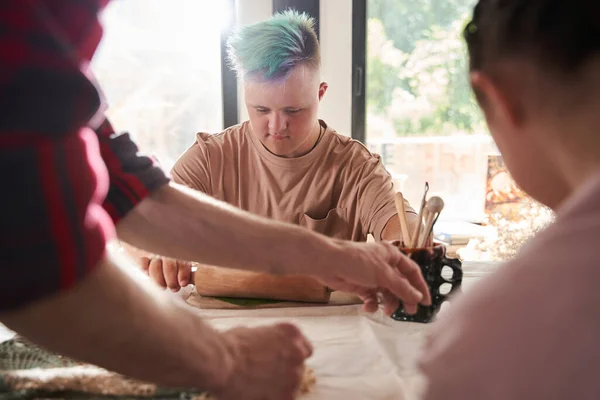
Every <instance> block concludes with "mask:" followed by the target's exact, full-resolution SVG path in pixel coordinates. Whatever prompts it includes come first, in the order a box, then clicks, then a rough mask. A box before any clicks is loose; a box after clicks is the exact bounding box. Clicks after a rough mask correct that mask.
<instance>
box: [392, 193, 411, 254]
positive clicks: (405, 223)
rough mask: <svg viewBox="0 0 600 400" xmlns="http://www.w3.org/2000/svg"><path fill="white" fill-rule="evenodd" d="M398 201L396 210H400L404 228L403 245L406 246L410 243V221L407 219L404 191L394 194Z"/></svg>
mask: <svg viewBox="0 0 600 400" xmlns="http://www.w3.org/2000/svg"><path fill="white" fill-rule="evenodd" d="M394 201H395V203H396V212H398V220H399V221H400V229H401V230H402V246H403V247H406V246H408V245H409V244H410V242H411V240H410V232H409V231H408V221H406V208H405V207H404V196H403V195H402V193H400V192H398V193H396V196H394Z"/></svg>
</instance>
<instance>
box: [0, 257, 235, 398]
mask: <svg viewBox="0 0 600 400" xmlns="http://www.w3.org/2000/svg"><path fill="white" fill-rule="evenodd" d="M117 265H124V260H118V261H117V260H115V259H111V258H107V259H104V260H103V261H102V262H101V264H100V265H99V266H98V267H97V268H96V269H95V270H94V272H93V273H92V274H90V276H89V277H88V278H86V279H85V280H84V281H83V282H82V283H81V284H79V285H78V286H77V287H76V288H74V289H73V290H71V291H69V292H67V293H63V294H61V295H59V296H53V297H50V298H47V299H44V300H43V301H40V302H35V303H32V304H30V305H28V306H27V307H25V308H22V309H18V310H15V311H8V312H6V313H4V314H0V319H1V320H2V322H3V323H4V324H6V325H7V326H8V327H9V328H10V329H12V330H14V331H16V332H18V333H19V334H21V335H23V336H25V337H27V338H28V339H30V340H32V341H34V342H35V343H38V344H40V345H42V346H46V347H47V348H49V349H52V350H54V351H57V352H59V353H61V354H64V355H67V356H70V357H73V358H75V359H79V360H85V361H87V362H91V363H94V364H96V365H101V366H103V367H105V368H108V369H111V370H113V371H116V372H120V373H123V374H125V375H127V376H131V377H136V378H138V379H143V380H147V381H150V382H156V383H159V384H163V385H168V386H180V387H199V388H208V389H215V388H217V387H219V386H220V385H222V384H223V383H224V382H222V380H223V378H224V377H226V376H227V371H228V369H230V368H231V366H230V365H229V363H231V362H232V359H231V358H230V357H231V355H230V354H229V353H228V349H227V344H226V342H225V340H224V339H222V338H220V336H219V334H218V333H217V332H216V331H214V330H213V329H212V328H210V327H209V326H207V325H205V324H203V323H202V322H201V320H200V319H199V318H198V317H197V316H195V315H194V314H193V313H192V312H190V308H189V307H184V306H181V305H179V304H177V303H176V302H174V301H172V299H170V298H168V297H166V296H165V294H164V293H162V292H160V291H159V290H158V289H157V288H155V287H154V285H152V284H150V283H146V282H135V281H134V280H133V279H131V277H129V276H127V274H126V273H125V272H124V271H123V270H122V269H121V268H118V267H117ZM127 268H132V266H127Z"/></svg>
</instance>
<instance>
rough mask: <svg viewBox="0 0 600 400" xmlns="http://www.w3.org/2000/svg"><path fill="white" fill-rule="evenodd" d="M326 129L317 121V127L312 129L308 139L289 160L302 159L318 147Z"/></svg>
mask: <svg viewBox="0 0 600 400" xmlns="http://www.w3.org/2000/svg"><path fill="white" fill-rule="evenodd" d="M324 130H325V129H324V128H322V127H321V123H320V122H319V121H318V120H317V122H316V124H315V127H314V128H313V129H312V131H311V133H310V135H308V136H307V137H306V140H305V141H304V143H303V144H302V146H300V147H299V148H298V149H297V150H296V151H295V152H294V153H292V154H290V156H289V158H296V157H302V156H304V155H306V154H308V153H310V152H311V151H313V150H314V149H315V147H317V144H318V143H319V140H320V138H321V136H322V132H323V131H324Z"/></svg>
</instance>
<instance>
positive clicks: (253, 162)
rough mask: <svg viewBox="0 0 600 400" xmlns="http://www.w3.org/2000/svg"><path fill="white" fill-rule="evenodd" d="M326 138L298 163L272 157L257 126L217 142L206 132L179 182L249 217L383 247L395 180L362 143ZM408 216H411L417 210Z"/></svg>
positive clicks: (180, 163)
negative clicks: (372, 241) (371, 240)
mask: <svg viewBox="0 0 600 400" xmlns="http://www.w3.org/2000/svg"><path fill="white" fill-rule="evenodd" d="M321 126H322V127H323V128H324V132H323V134H322V136H321V139H320V140H319V142H318V143H317V145H316V146H315V148H314V149H313V150H312V151H311V152H309V153H308V154H306V155H304V156H302V157H297V158H282V157H278V156H276V155H274V154H272V153H271V152H269V151H268V150H267V149H266V148H265V147H264V146H263V145H262V144H261V143H260V141H259V140H258V138H257V137H256V136H255V135H254V134H253V133H252V131H251V129H252V128H251V126H250V123H249V122H244V123H242V124H239V125H235V126H233V127H231V128H229V129H227V130H225V131H224V132H221V133H219V134H216V135H211V134H207V133H198V134H197V137H196V142H195V143H194V144H193V145H192V146H191V147H190V148H189V149H188V150H187V151H186V152H185V153H184V154H183V155H182V156H181V157H180V158H179V159H178V160H177V162H176V163H175V165H174V166H173V169H172V171H171V174H172V177H173V180H174V181H175V182H177V183H181V184H184V185H187V186H189V187H191V188H193V189H196V190H200V191H202V192H204V193H206V194H209V195H211V196H213V197H215V198H217V199H219V200H223V201H225V202H227V203H229V204H231V205H234V206H236V207H239V208H241V209H243V210H246V211H249V212H252V213H254V214H258V215H260V216H263V217H268V218H272V219H275V220H278V221H283V222H290V223H293V224H297V225H301V226H304V227H307V228H309V229H311V230H313V231H316V232H319V233H322V234H325V235H327V236H330V237H336V238H340V239H346V240H354V241H365V240H366V239H367V234H369V233H370V234H372V235H373V237H374V238H375V239H376V240H379V239H380V238H381V233H382V231H383V228H384V227H385V225H386V223H387V222H388V220H389V219H390V218H391V217H392V216H394V215H395V214H396V209H395V205H394V189H393V186H392V179H391V177H390V174H389V173H388V172H387V171H386V170H385V168H384V167H383V164H382V163H381V160H380V157H379V156H377V155H374V154H372V153H370V152H369V151H368V150H367V148H366V147H365V146H364V145H362V144H361V143H360V142H358V141H356V140H352V139H350V138H348V137H346V136H343V135H340V134H338V133H336V132H335V131H334V130H333V129H331V128H329V127H327V125H326V124H325V123H324V122H323V121H321ZM407 209H409V210H410V207H408V204H407Z"/></svg>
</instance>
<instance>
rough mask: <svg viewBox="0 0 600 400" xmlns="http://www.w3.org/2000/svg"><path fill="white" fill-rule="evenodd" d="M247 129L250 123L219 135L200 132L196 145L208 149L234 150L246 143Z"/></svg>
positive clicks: (236, 126)
mask: <svg viewBox="0 0 600 400" xmlns="http://www.w3.org/2000/svg"><path fill="white" fill-rule="evenodd" d="M247 129H248V122H243V123H240V124H237V125H233V126H230V127H229V128H227V129H225V130H223V131H221V132H218V133H209V132H198V133H196V143H197V144H198V145H200V146H201V147H205V148H207V149H210V148H213V149H217V148H228V149H229V150H232V149H234V148H238V147H239V146H240V145H241V144H242V143H244V141H245V140H246V135H245V133H246V131H247Z"/></svg>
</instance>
